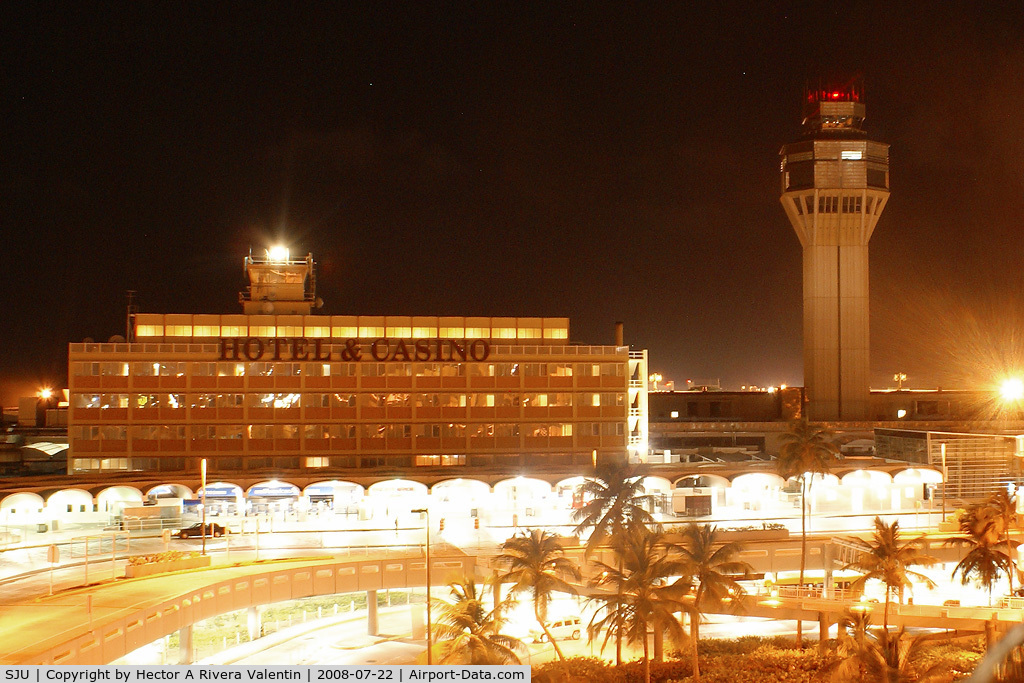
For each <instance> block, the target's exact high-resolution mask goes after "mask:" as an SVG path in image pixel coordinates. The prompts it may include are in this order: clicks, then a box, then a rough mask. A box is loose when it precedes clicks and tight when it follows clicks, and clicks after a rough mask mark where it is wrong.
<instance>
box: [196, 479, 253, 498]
mask: <svg viewBox="0 0 1024 683" xmlns="http://www.w3.org/2000/svg"><path fill="white" fill-rule="evenodd" d="M206 491H207V497H209V498H220V499H224V498H234V499H235V500H236V501H241V500H242V497H243V492H242V487H241V486H239V485H238V484H232V483H231V482H228V481H215V482H207V483H206ZM202 497H203V489H202V487H200V488H198V489H196V498H202Z"/></svg>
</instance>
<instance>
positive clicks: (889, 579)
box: [843, 517, 938, 631]
mask: <svg viewBox="0 0 1024 683" xmlns="http://www.w3.org/2000/svg"><path fill="white" fill-rule="evenodd" d="M923 539H924V535H923V534H922V535H921V536H918V537H916V538H913V539H911V540H909V541H906V542H903V541H901V539H900V523H899V522H898V521H894V522H893V523H892V524H886V523H885V522H883V521H882V518H881V517H875V532H874V535H873V536H872V540H870V541H865V540H864V539H862V538H855V537H854V538H848V539H846V540H847V542H849V543H850V544H851V545H854V546H857V547H858V548H859V549H860V551H861V553H860V555H859V556H858V557H857V559H856V560H854V561H853V562H851V563H849V564H848V565H846V566H845V567H843V568H844V569H854V570H856V571H859V572H863V575H862V576H860V577H859V578H857V580H855V581H854V582H853V583H852V584H850V588H852V589H853V590H855V591H857V590H863V589H864V585H865V584H866V583H867V582H868V581H869V580H871V579H877V580H879V581H881V582H882V583H884V584H885V611H884V612H883V617H882V629H883V630H884V631H888V629H889V603H890V602H891V596H892V595H893V594H894V593H897V594H898V595H899V596H900V599H901V602H902V596H903V589H904V588H906V587H908V586H912V585H913V582H912V581H911V579H916V580H918V581H923V582H924V583H925V584H926V585H927V586H928V587H929V588H934V587H935V582H934V581H932V580H931V579H930V578H928V577H927V576H925V575H924V574H921V573H919V572H915V571H913V570H911V569H910V567H914V566H929V565H933V564H936V563H937V562H938V560H937V559H936V558H934V557H931V556H930V555H925V554H923V553H922V552H921V549H920V546H921V542H922V540H923Z"/></svg>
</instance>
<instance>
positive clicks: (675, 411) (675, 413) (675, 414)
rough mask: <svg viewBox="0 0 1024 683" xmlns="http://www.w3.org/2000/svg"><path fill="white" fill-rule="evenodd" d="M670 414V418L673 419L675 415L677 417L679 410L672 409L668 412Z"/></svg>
mask: <svg viewBox="0 0 1024 683" xmlns="http://www.w3.org/2000/svg"><path fill="white" fill-rule="evenodd" d="M670 415H671V416H672V419H673V420H674V419H676V418H677V417H679V411H678V410H673V411H672V412H671V413H670Z"/></svg>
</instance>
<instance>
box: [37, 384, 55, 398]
mask: <svg viewBox="0 0 1024 683" xmlns="http://www.w3.org/2000/svg"><path fill="white" fill-rule="evenodd" d="M51 396H53V389H51V388H50V387H43V388H42V389H40V390H39V398H41V399H43V400H46V399H48V398H50V397H51Z"/></svg>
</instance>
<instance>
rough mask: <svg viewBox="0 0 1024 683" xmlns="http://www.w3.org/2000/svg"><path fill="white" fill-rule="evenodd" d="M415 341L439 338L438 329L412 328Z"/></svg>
mask: <svg viewBox="0 0 1024 683" xmlns="http://www.w3.org/2000/svg"><path fill="white" fill-rule="evenodd" d="M412 336H413V338H414V339H430V338H432V337H436V336H437V328H436V327H414V328H412Z"/></svg>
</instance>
